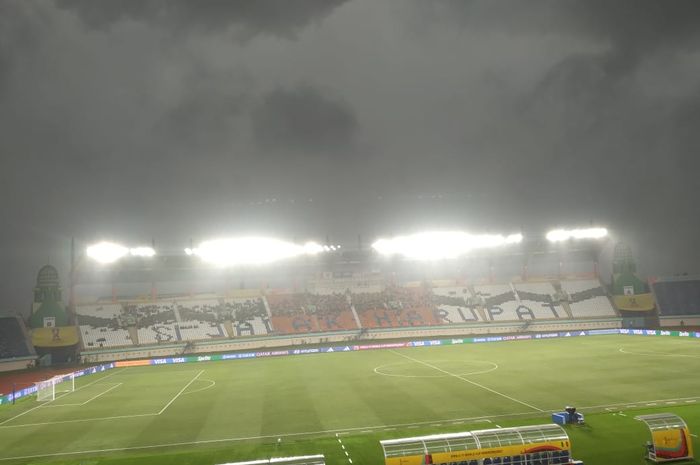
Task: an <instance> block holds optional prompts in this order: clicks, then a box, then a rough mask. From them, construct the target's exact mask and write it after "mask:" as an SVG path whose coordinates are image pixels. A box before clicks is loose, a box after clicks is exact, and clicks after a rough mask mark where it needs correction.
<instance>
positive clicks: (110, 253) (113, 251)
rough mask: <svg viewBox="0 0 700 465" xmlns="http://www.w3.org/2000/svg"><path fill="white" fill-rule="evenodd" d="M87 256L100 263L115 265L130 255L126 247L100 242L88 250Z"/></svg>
mask: <svg viewBox="0 0 700 465" xmlns="http://www.w3.org/2000/svg"><path fill="white" fill-rule="evenodd" d="M86 253H87V256H88V257H90V258H92V259H93V260H95V261H97V262H99V263H114V262H116V261H117V260H119V259H120V258H122V257H124V256H125V255H127V254H128V253H129V249H127V248H126V247H124V246H122V245H119V244H115V243H113V242H100V243H99V244H95V245H91V246H89V247H88V248H87V251H86Z"/></svg>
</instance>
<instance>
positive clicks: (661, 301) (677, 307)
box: [651, 277, 700, 316]
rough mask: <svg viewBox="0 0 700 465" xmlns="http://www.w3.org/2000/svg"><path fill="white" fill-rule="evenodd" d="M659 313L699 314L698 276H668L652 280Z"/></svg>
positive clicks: (699, 292) (699, 288)
mask: <svg viewBox="0 0 700 465" xmlns="http://www.w3.org/2000/svg"><path fill="white" fill-rule="evenodd" d="M651 287H652V290H653V291H654V294H655V295H656V302H657V304H658V308H659V315H661V316H664V315H676V316H682V315H700V278H698V277H682V278H668V279H666V280H663V281H656V282H653V283H652V285H651Z"/></svg>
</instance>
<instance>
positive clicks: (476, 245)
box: [372, 231, 523, 260]
mask: <svg viewBox="0 0 700 465" xmlns="http://www.w3.org/2000/svg"><path fill="white" fill-rule="evenodd" d="M522 240H523V236H522V234H510V235H508V236H504V235H502V234H469V233H466V232H461V231H444V232H439V231H438V232H424V233H417V234H411V235H408V236H397V237H393V238H391V239H379V240H378V241H376V242H375V243H374V244H372V247H373V248H374V250H376V251H377V252H379V253H380V254H382V255H387V256H391V255H400V256H403V257H406V258H409V259H414V260H441V259H449V258H458V257H460V256H462V255H464V254H466V253H468V252H471V251H473V250H477V249H489V248H495V247H502V246H506V245H510V244H519V243H520V242H522Z"/></svg>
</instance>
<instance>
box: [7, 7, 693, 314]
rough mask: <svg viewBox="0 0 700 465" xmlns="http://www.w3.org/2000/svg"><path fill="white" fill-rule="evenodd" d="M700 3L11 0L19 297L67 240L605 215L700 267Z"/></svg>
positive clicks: (517, 223)
mask: <svg viewBox="0 0 700 465" xmlns="http://www.w3.org/2000/svg"><path fill="white" fill-rule="evenodd" d="M699 19H700V3H699V2H696V1H673V2H654V1H640V0H634V1H632V0H622V1H615V2H610V1H602V0H589V1H572V0H565V1H553V0H552V1H538V2H519V1H510V2H506V1H434V2H424V1H421V0H413V1H404V2H389V1H376V0H349V1H343V0H332V1H331V0H306V1H304V0H299V1H283V0H281V1H233V2H219V1H197V2H189V1H180V0H174V1H164V0H163V1H161V0H154V1H149V2H140V1H131V0H128V1H127V0H123V1H108V0H78V1H76V0H56V1H38V0H36V1H35V0H23V1H17V0H4V1H2V2H0V153H1V154H2V161H3V168H2V170H0V197H1V198H2V217H3V219H4V221H3V227H2V228H0V257H1V258H2V267H1V269H2V275H1V276H0V296H1V297H2V299H3V307H2V310H3V311H5V310H7V311H22V312H27V311H28V308H29V304H30V300H31V287H32V285H33V280H34V276H35V273H36V270H37V269H38V268H39V267H40V266H41V265H43V264H44V263H46V262H47V260H48V261H49V262H50V263H52V264H54V265H56V266H57V267H58V268H59V269H60V270H61V271H62V272H64V274H65V272H66V270H67V268H68V255H69V251H70V247H69V246H70V240H71V237H77V238H79V239H80V240H83V241H97V240H102V239H111V240H113V241H116V242H119V243H125V244H146V245H148V244H150V243H151V240H152V239H155V240H156V241H157V244H158V245H163V246H167V247H169V248H184V247H186V246H188V244H190V240H191V239H193V240H194V241H195V242H196V243H198V242H200V241H205V240H208V239H212V238H216V237H236V236H246V235H255V236H258V235H263V236H273V237H278V238H281V239H284V240H287V241H291V242H294V243H303V242H304V241H307V240H315V241H320V242H321V243H325V242H326V238H328V241H329V242H330V243H332V244H339V245H343V246H346V245H348V246H355V245H356V244H357V237H358V235H360V236H361V237H362V240H363V242H364V243H365V244H366V245H367V246H369V244H371V243H372V242H373V241H375V240H377V239H379V238H380V237H390V236H397V235H404V234H411V233H416V232H421V231H435V230H440V231H451V230H462V231H468V232H470V233H473V234H485V233H503V234H511V233H519V232H522V233H523V234H524V235H525V236H527V235H528V234H529V235H540V236H543V235H544V234H545V233H546V232H547V231H549V230H550V229H553V228H558V227H587V226H589V225H604V226H607V227H609V228H610V229H611V231H613V232H614V234H615V237H616V239H621V240H624V241H625V242H627V243H628V244H630V245H631V246H632V247H633V249H634V251H635V254H636V255H637V256H638V258H639V263H640V267H641V270H642V274H644V275H655V274H659V275H663V274H665V275H672V274H675V273H681V272H689V273H694V272H695V273H697V272H698V271H700V270H698V263H699V262H700V261H699V259H700V252H699V250H700V248H698V247H697V243H696V241H697V237H698V231H699V230H700V224H699V222H700V219H699V218H700V217H699V216H698V208H697V205H696V203H697V199H698V197H699V196H700V183H698V181H697V176H698V174H697V173H698V171H699V168H700V162H699V161H698V157H697V153H698V149H700V78H699V76H700V49H699V45H700V28H699V27H698V20H699Z"/></svg>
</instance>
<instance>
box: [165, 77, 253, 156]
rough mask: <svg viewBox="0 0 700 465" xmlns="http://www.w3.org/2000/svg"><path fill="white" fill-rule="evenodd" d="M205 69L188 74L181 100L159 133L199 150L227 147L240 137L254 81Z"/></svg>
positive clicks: (174, 106)
mask: <svg viewBox="0 0 700 465" xmlns="http://www.w3.org/2000/svg"><path fill="white" fill-rule="evenodd" d="M202 68H203V67H202V66H194V67H193V69H191V70H190V71H189V72H188V73H187V76H186V77H185V78H184V79H183V83H182V90H181V91H180V96H179V98H178V99H176V100H174V101H173V102H172V104H171V106H170V107H169V108H167V109H166V110H165V114H164V116H163V117H162V119H161V120H160V121H158V122H157V123H156V130H157V132H158V134H161V135H162V137H163V138H172V139H174V140H178V141H182V142H184V143H187V144H191V145H192V146H195V147H200V146H207V147H212V146H221V145H225V144H226V143H227V141H229V140H230V139H231V138H232V137H235V136H237V135H239V134H240V130H239V126H240V123H241V119H243V118H247V115H246V113H245V112H246V111H247V110H248V107H249V106H250V105H251V102H250V100H251V99H252V96H251V95H250V90H249V89H250V88H251V87H252V84H251V82H250V77H249V76H247V75H246V73H245V72H244V71H240V70H234V71H231V72H218V73H214V72H212V71H211V70H209V69H207V68H206V67H204V68H203V69H202Z"/></svg>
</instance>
